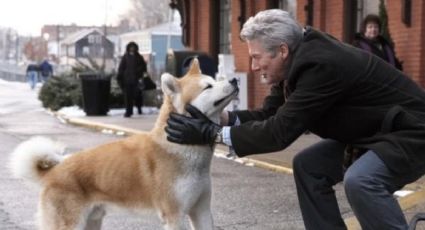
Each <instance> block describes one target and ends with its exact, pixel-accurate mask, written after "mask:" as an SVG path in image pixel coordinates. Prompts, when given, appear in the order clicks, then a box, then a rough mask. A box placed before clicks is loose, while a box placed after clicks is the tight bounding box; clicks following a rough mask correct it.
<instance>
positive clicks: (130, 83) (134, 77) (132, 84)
mask: <svg viewBox="0 0 425 230" xmlns="http://www.w3.org/2000/svg"><path fill="white" fill-rule="evenodd" d="M146 71H147V68H146V62H145V59H144V58H143V56H142V55H140V54H139V46H138V45H137V44H136V43H135V42H129V43H128V44H127V46H126V52H125V54H124V56H123V57H122V59H121V62H120V64H119V67H118V76H117V80H118V84H119V85H120V87H121V89H122V91H123V93H124V103H125V108H126V109H125V114H124V117H131V116H132V115H133V105H136V107H137V111H138V113H139V114H142V106H143V92H142V89H143V81H141V79H142V78H143V76H144V74H145V73H146Z"/></svg>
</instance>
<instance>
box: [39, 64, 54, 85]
mask: <svg viewBox="0 0 425 230" xmlns="http://www.w3.org/2000/svg"><path fill="white" fill-rule="evenodd" d="M39 71H40V75H41V80H42V82H46V81H47V80H48V79H49V78H50V77H51V76H52V75H53V67H52V65H51V64H50V63H49V62H48V61H47V60H44V61H43V62H41V64H40V65H39Z"/></svg>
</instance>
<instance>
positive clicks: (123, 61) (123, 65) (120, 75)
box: [117, 55, 126, 88]
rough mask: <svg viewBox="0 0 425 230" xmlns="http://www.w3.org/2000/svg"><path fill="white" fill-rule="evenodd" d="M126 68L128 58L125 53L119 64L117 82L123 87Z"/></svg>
mask: <svg viewBox="0 0 425 230" xmlns="http://www.w3.org/2000/svg"><path fill="white" fill-rule="evenodd" d="M125 68H126V58H125V55H124V56H123V57H122V59H121V62H120V64H119V66H118V74H117V82H118V85H119V86H120V87H121V88H122V86H123V82H124V72H125Z"/></svg>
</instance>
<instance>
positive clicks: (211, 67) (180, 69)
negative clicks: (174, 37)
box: [165, 50, 217, 78]
mask: <svg viewBox="0 0 425 230" xmlns="http://www.w3.org/2000/svg"><path fill="white" fill-rule="evenodd" d="M194 57H197V58H198V60H199V65H200V68H201V71H202V73H203V74H206V75H210V76H212V77H215V73H217V64H216V62H215V61H214V59H213V58H211V57H210V56H209V55H207V54H206V53H204V52H200V51H191V50H180V51H175V50H170V51H169V52H168V54H167V58H166V60H165V71H166V72H168V73H170V74H172V75H173V76H176V77H178V78H180V77H182V76H183V75H184V74H185V73H186V72H187V70H188V68H189V66H190V63H191V61H192V59H193V58H194Z"/></svg>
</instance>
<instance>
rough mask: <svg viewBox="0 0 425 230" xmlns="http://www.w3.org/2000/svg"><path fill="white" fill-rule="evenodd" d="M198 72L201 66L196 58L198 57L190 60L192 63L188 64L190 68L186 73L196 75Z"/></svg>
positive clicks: (199, 72)
mask: <svg viewBox="0 0 425 230" xmlns="http://www.w3.org/2000/svg"><path fill="white" fill-rule="evenodd" d="M199 74H202V72H201V68H200V67H199V60H198V58H194V59H193V60H192V64H190V69H189V71H188V72H187V74H186V75H189V76H197V75H199Z"/></svg>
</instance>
